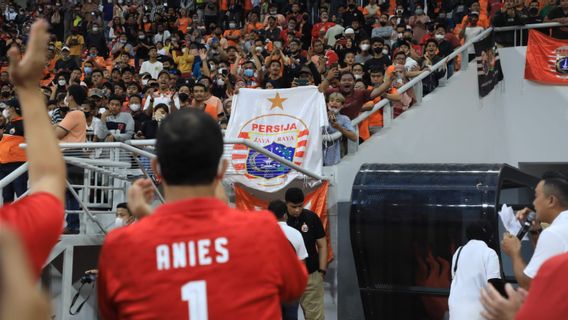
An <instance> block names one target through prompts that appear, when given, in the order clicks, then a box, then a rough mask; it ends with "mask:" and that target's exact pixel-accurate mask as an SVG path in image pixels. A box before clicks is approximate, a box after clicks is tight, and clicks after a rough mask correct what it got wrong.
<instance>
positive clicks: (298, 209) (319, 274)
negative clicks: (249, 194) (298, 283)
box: [285, 188, 327, 320]
mask: <svg viewBox="0 0 568 320" xmlns="http://www.w3.org/2000/svg"><path fill="white" fill-rule="evenodd" d="M285 200H286V206H287V209H288V221H287V223H288V225H289V226H290V227H292V228H294V229H296V230H298V231H300V233H301V234H302V238H303V239H304V244H305V245H306V249H307V250H308V258H307V259H306V260H305V262H306V267H307V269H308V274H309V276H308V285H307V286H306V290H305V291H304V294H303V295H302V297H301V298H300V306H302V310H303V311H304V318H306V319H307V320H323V319H324V308H323V278H324V276H325V273H326V271H327V242H326V239H325V230H324V229H323V224H322V223H321V220H320V218H319V217H318V216H317V215H316V214H315V213H314V212H312V211H310V210H308V209H305V208H304V192H302V190H301V189H298V188H290V189H288V190H286V195H285Z"/></svg>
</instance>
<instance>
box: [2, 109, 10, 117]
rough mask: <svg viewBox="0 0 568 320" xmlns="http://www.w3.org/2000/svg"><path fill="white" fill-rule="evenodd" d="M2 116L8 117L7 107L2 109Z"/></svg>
mask: <svg viewBox="0 0 568 320" xmlns="http://www.w3.org/2000/svg"><path fill="white" fill-rule="evenodd" d="M2 116H3V117H4V118H6V119H8V118H10V112H8V109H4V110H2Z"/></svg>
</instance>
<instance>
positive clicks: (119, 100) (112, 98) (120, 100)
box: [108, 94, 124, 105]
mask: <svg viewBox="0 0 568 320" xmlns="http://www.w3.org/2000/svg"><path fill="white" fill-rule="evenodd" d="M112 100H116V101H118V102H120V104H121V105H122V103H123V102H124V99H122V97H120V96H117V95H115V94H113V95H112V96H110V98H108V102H111V101H112Z"/></svg>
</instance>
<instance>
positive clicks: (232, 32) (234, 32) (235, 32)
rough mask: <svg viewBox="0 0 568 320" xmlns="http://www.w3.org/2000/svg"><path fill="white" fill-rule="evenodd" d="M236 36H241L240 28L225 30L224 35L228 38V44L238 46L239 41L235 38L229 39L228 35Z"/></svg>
mask: <svg viewBox="0 0 568 320" xmlns="http://www.w3.org/2000/svg"><path fill="white" fill-rule="evenodd" d="M236 36H239V37H240V36H241V30H239V29H234V30H225V33H223V37H225V38H226V39H227V44H228V45H229V46H237V42H235V41H234V40H229V39H228V38H227V37H236Z"/></svg>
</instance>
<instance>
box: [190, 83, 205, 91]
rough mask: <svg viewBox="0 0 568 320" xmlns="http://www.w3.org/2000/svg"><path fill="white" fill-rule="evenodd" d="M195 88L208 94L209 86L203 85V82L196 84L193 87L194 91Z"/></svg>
mask: <svg viewBox="0 0 568 320" xmlns="http://www.w3.org/2000/svg"><path fill="white" fill-rule="evenodd" d="M195 87H200V88H203V91H205V92H207V86H206V85H204V84H203V83H201V82H198V83H196V84H194V85H193V90H195Z"/></svg>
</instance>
